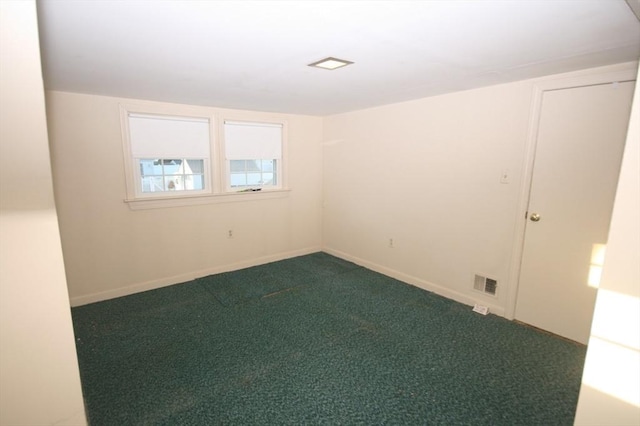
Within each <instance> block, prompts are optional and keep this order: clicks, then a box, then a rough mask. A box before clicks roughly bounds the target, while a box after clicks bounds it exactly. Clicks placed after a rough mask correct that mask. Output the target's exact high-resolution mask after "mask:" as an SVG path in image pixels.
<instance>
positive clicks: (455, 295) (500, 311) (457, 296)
mask: <svg viewBox="0 0 640 426" xmlns="http://www.w3.org/2000/svg"><path fill="white" fill-rule="evenodd" d="M322 251H324V252H325V253H328V254H330V255H332V256H336V257H339V258H341V259H344V260H348V261H350V262H353V263H355V264H357V265H360V266H363V267H365V268H367V269H371V270H372V271H375V272H379V273H381V274H383V275H386V276H388V277H391V278H395V279H397V280H399V281H402V282H405V283H407V284H411V285H413V286H416V287H418V288H421V289H423V290H427V291H430V292H433V293H435V294H437V295H440V296H442V297H446V298H447V299H451V300H455V301H456V302H460V303H463V304H465V305H469V306H473V305H474V304H476V303H478V300H477V299H474V298H473V297H470V296H467V295H465V294H463V293H460V292H457V291H454V290H451V289H448V288H446V287H442V286H440V285H437V284H434V283H431V282H429V281H425V280H423V279H420V278H417V277H414V276H412V275H408V274H405V273H404V272H400V271H397V270H395V269H391V268H387V267H386V266H382V265H378V264H377V263H374V262H370V261H368V260H364V259H360V258H359V257H355V256H351V255H350V254H347V253H344V252H341V251H340V250H335V249H332V248H329V247H323V248H322ZM482 304H483V305H485V306H488V307H489V311H490V312H491V313H493V314H496V315H498V316H501V317H504V315H505V309H504V307H502V306H498V305H494V304H491V303H487V302H486V301H485V300H483V301H482Z"/></svg>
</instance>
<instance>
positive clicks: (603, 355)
mask: <svg viewBox="0 0 640 426" xmlns="http://www.w3.org/2000/svg"><path fill="white" fill-rule="evenodd" d="M638 303H640V299H638V298H637V297H633V296H628V295H625V294H621V293H617V292H613V291H610V290H604V289H600V290H599V292H598V301H597V303H596V309H595V315H594V321H593V328H592V330H591V339H590V340H589V350H588V352H587V360H586V363H587V365H598V368H597V369H594V368H589V369H585V372H584V376H583V378H582V382H583V383H584V384H586V385H588V386H591V387H593V388H595V389H597V390H599V391H601V392H604V393H606V394H608V395H611V396H613V397H615V398H618V399H620V400H622V401H625V402H627V403H629V404H633V405H634V406H636V407H640V383H639V382H638V377H640V312H639V311H638Z"/></svg>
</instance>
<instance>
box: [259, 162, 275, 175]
mask: <svg viewBox="0 0 640 426" xmlns="http://www.w3.org/2000/svg"><path fill="white" fill-rule="evenodd" d="M275 162H276V160H262V171H263V172H272V171H273V170H274V166H275Z"/></svg>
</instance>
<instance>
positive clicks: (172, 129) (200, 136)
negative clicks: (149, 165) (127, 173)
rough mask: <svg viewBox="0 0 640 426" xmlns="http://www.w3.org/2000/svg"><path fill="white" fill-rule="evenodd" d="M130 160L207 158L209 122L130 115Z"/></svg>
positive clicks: (208, 150)
mask: <svg viewBox="0 0 640 426" xmlns="http://www.w3.org/2000/svg"><path fill="white" fill-rule="evenodd" d="M129 136H130V141H131V151H132V154H133V158H209V152H210V146H209V120H207V119H199V118H189V117H170V116H152V115H142V114H129Z"/></svg>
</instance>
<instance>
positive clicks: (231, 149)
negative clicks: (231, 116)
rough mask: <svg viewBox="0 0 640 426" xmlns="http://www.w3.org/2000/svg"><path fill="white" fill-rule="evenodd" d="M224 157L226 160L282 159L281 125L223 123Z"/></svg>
mask: <svg viewBox="0 0 640 426" xmlns="http://www.w3.org/2000/svg"><path fill="white" fill-rule="evenodd" d="M224 143H225V155H226V158H227V159H228V160H252V159H270V160H271V159H279V158H282V125H281V124H266V123H243V122H233V121H225V123H224Z"/></svg>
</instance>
